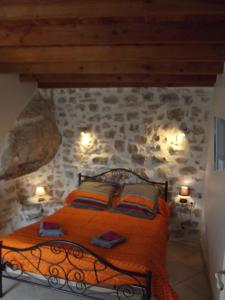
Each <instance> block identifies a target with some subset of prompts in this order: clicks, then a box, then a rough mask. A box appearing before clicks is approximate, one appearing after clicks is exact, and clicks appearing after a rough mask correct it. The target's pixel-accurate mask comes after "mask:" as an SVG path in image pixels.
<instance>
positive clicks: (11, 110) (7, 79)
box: [0, 74, 36, 142]
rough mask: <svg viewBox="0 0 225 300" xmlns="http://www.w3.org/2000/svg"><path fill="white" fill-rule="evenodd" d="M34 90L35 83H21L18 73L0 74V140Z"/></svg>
mask: <svg viewBox="0 0 225 300" xmlns="http://www.w3.org/2000/svg"><path fill="white" fill-rule="evenodd" d="M35 90H36V83H24V82H23V83H22V82H20V80H19V77H18V75H11V74H10V75H8V74H7V75H6V74H0V142H1V141H2V139H3V137H4V136H5V134H6V133H7V132H8V131H9V130H10V129H11V127H12V126H13V123H14V121H15V120H16V118H17V117H18V115H19V113H20V112H21V111H22V110H23V108H24V107H25V105H26V104H27V103H28V101H29V100H30V99H31V98H32V96H33V94H34V92H35Z"/></svg>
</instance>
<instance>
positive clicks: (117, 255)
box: [3, 203, 178, 300]
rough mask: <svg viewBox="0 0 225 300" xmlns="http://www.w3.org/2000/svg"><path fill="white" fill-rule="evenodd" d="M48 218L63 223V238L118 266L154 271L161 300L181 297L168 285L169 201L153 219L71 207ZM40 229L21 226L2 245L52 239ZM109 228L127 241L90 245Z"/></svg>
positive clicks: (137, 270)
mask: <svg viewBox="0 0 225 300" xmlns="http://www.w3.org/2000/svg"><path fill="white" fill-rule="evenodd" d="M46 220H47V221H52V222H58V223H59V224H60V225H61V226H62V228H63V230H64V233H65V235H64V236H63V238H62V239H63V240H70V241H73V242H75V243H78V244H81V245H83V246H85V247H87V248H88V249H90V250H91V251H93V252H94V253H96V254H97V255H99V256H101V257H103V258H105V259H106V260H107V261H108V262H110V263H112V264H113V265H115V266H117V267H120V268H122V269H127V270H130V271H136V272H141V273H145V272H148V271H151V272H152V274H153V282H152V288H153V294H154V295H155V297H156V298H157V299H158V300H177V299H178V297H177V295H176V294H175V292H174V291H173V290H172V288H171V287H170V285H169V282H168V276H167V271H166V249H167V241H168V231H167V228H168V224H167V221H168V208H167V205H166V204H162V203H161V214H158V215H157V217H156V218H155V219H154V220H146V219H140V218H135V217H132V216H127V215H123V214H116V213H112V212H109V211H94V210H85V209H78V208H72V207H69V206H65V207H64V208H62V209H60V210H59V211H58V212H56V213H55V214H54V215H52V216H50V217H47V218H46ZM38 229H39V223H35V224H32V225H30V226H27V227H25V228H22V229H19V230H17V231H16V232H14V233H12V234H10V235H8V236H6V237H5V238H4V239H3V245H7V246H12V247H17V248H25V247H29V246H32V245H35V244H37V243H39V242H43V241H46V240H48V239H49V238H41V237H39V235H38ZM107 230H114V231H116V232H118V233H120V234H122V235H123V236H125V237H126V238H127V242H125V243H124V244H121V245H119V246H117V247H115V248H112V249H102V248H97V247H94V246H92V245H91V244H90V239H91V238H92V237H93V236H96V235H98V234H99V233H102V232H103V231H107ZM5 251H6V250H4V251H3V253H4V252H5ZM48 255H49V254H48ZM23 263H24V262H23ZM26 270H27V271H30V272H32V271H33V270H31V269H29V266H26Z"/></svg>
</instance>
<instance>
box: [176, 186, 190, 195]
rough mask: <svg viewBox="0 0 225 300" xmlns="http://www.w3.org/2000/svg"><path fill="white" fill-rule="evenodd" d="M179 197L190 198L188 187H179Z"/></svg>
mask: <svg viewBox="0 0 225 300" xmlns="http://www.w3.org/2000/svg"><path fill="white" fill-rule="evenodd" d="M179 195H180V196H183V197H187V196H190V188H189V187H188V186H184V185H183V186H181V187H180V191H179Z"/></svg>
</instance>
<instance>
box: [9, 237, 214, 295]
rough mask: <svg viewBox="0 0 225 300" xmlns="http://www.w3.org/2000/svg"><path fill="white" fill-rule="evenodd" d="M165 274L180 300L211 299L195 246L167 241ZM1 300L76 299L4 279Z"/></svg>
mask: <svg viewBox="0 0 225 300" xmlns="http://www.w3.org/2000/svg"><path fill="white" fill-rule="evenodd" d="M168 271H169V275H170V281H171V284H172V286H173V288H174V289H175V290H176V291H177V293H178V294H179V296H180V300H212V298H211V297H210V290H209V283H208V281H207V278H206V275H205V268H204V264H203V260H202V256H201V250H200V246H199V244H198V243H191V242H188V243H185V242H181V241H179V242H173V241H171V242H169V251H168ZM3 283H4V291H5V292H6V295H5V296H4V298H3V299H4V300H31V299H32V300H61V299H63V300H72V299H73V300H75V299H76V300H78V299H79V300H80V299H84V298H80V297H74V296H72V295H66V294H62V293H59V292H54V291H50V290H48V289H45V288H38V287H34V286H30V285H27V284H22V283H15V282H12V281H9V280H4V282H3Z"/></svg>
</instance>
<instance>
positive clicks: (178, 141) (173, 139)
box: [167, 129, 185, 147]
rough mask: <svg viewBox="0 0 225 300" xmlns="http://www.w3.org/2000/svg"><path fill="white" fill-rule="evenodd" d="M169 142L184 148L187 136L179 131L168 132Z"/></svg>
mask: <svg viewBox="0 0 225 300" xmlns="http://www.w3.org/2000/svg"><path fill="white" fill-rule="evenodd" d="M167 141H168V143H169V144H171V145H173V146H175V147H180V146H183V144H184V142H185V134H184V133H183V132H182V131H180V130H179V129H173V130H171V131H170V132H167Z"/></svg>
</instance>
